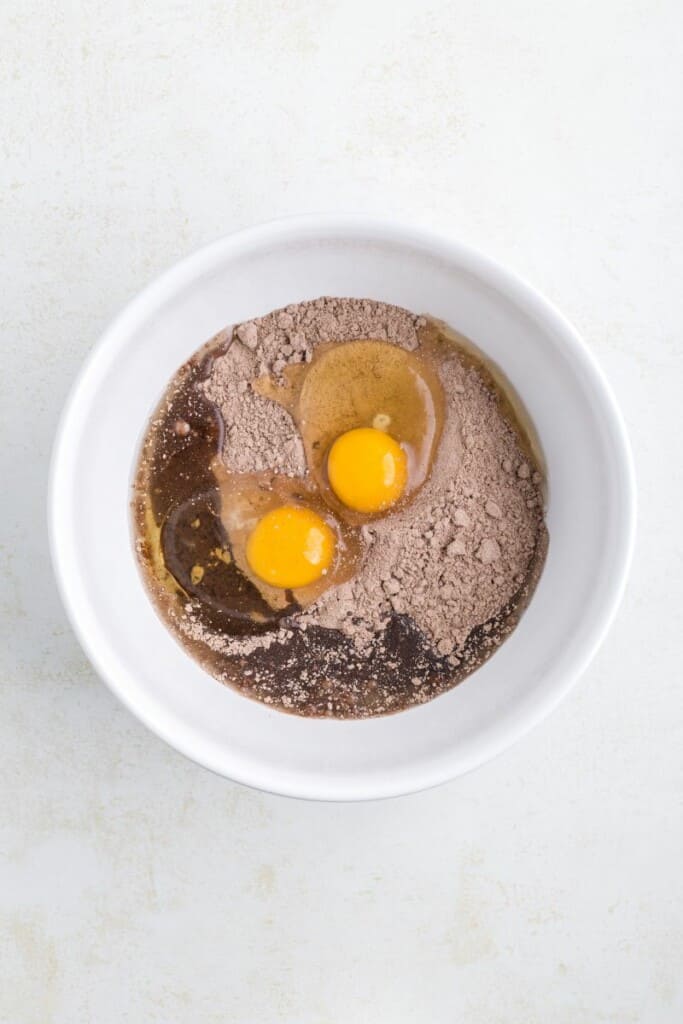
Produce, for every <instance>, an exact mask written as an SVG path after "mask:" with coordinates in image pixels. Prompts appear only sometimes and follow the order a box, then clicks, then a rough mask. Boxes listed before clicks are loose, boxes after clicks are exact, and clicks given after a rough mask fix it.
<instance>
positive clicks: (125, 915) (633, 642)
mask: <svg viewBox="0 0 683 1024" xmlns="http://www.w3.org/2000/svg"><path fill="white" fill-rule="evenodd" d="M0 38H1V39H2V52H1V53H0V67H1V71H2V76H3V83H2V87H1V89H0V97H1V99H0V103H2V107H3V118H2V121H3V130H2V161H1V163H0V179H1V187H0V231H1V233H2V240H3V241H2V246H1V247H0V264H1V276H2V282H3V286H2V300H1V308H0V331H1V339H2V348H1V351H2V356H3V366H2V373H1V374H0V389H1V400H0V417H1V422H2V446H1V447H0V471H1V475H2V480H3V485H4V492H3V514H2V519H1V526H0V543H1V545H2V547H1V555H2V571H1V573H0V613H1V619H0V628H1V630H2V636H1V637H0V680H1V682H2V687H1V688H0V751H1V765H2V800H1V802H0V943H1V945H0V1021H1V1022H2V1024H55V1022H59V1024H62V1022H64V1024H72V1022H75V1021H78V1022H80V1021H84V1022H86V1021H96V1022H97V1024H114V1022H116V1024H119V1022H121V1021H131V1022H133V1021H134V1022H138V1021H145V1022H150V1024H167V1022H169V1021H173V1022H178V1024H190V1022H192V1024H194V1022H196V1021H199V1020H201V1021H202V1022H205V1024H211V1022H215V1024H218V1022H221V1024H223V1022H235V1024H238V1022H239V1024H245V1022H247V1021H248V1022H250V1024H285V1022H286V1024H290V1022H297V1024H371V1022H372V1024H376V1022H384V1021H391V1022H392V1024H408V1022H413V1021H418V1020H419V1021H428V1022H430V1024H455V1022H458V1024H522V1022H523V1024H546V1022H547V1021H549V1020H552V1021H553V1022H554V1024H596V1022H615V1024H637V1022H643V1024H664V1022H666V1024H669V1022H671V1024H674V1022H678V1021H680V1020H681V1018H682V1017H683V987H682V983H681V978H682V977H683V920H682V909H681V908H682V906H683V882H682V880H681V879H682V873H681V871H680V862H681V850H682V848H683V814H682V807H681V803H682V793H683V778H682V767H681V760H682V759H681V749H682V748H683V701H682V700H681V689H680V682H681V669H680V661H681V636H680V610H681V604H682V600H683V582H682V580H683V571H682V570H683V557H682V550H681V525H680V518H681V501H682V499H683V483H682V479H681V455H680V433H681V427H680V393H681V385H682V384H683V358H682V352H683V343H682V342H681V328H680V315H681V314H680V283H681V280H682V279H683V257H682V255H681V252H682V250H681V237H682V236H683V202H682V200H681V190H680V181H681V175H682V170H683V122H682V121H681V117H680V96H681V92H682V88H683V74H682V72H681V64H680V52H681V47H682V46H683V13H682V9H681V6H680V4H679V3H678V2H676V0H662V2H659V3H656V4H652V3H650V2H646V0H638V2H633V0H628V2H625V3H622V2H619V3H618V2H616V0H603V2H601V3H599V4H595V3H585V2H578V3H574V4H569V5H568V4H566V3H560V2H556V0H551V2H541V0H538V2H531V0H510V2H509V3H506V4H500V3H499V2H493V0H482V2H480V3H477V4H471V3H464V2H462V3H461V2H457V3H444V2H438V3H437V2H434V0H426V2H418V0H407V2H402V0H394V2H393V3H389V2H386V3H384V2H379V0H378V2H376V3H367V2H360V0H348V2H345V3H341V2H337V3H334V2H331V0H309V2H306V0H291V2H289V3H284V2H267V0H264V2H257V0H240V2H234V3H215V2H214V3H203V4H189V3H173V2H165V3H161V2H159V0H148V2H145V3H142V2H139V0H136V2H132V0H122V2H121V3H106V2H104V0H96V2H93V3H90V4H82V3H67V4H53V3H51V2H47V0H22V2H19V0H10V2H9V3H6V4H5V5H3V7H2V10H1V11H0ZM308 209H357V210H364V211H383V212H389V213H391V212H396V213H398V214H400V215H401V216H402V217H411V218H414V219H416V220H419V221H423V222H425V223H427V224H432V225H435V226H438V227H440V228H445V229H449V230H452V231H453V232H455V233H456V234H458V235H459V236H460V237H461V238H463V239H464V240H465V241H468V242H470V243H473V244H475V245H477V246H479V247H481V248H483V249H485V250H486V251H488V252H489V253H490V254H491V255H493V256H495V257H497V258H498V259H500V260H502V261H504V262H505V263H507V264H509V265H510V266H511V267H512V268H513V269H515V270H517V271H518V272H520V273H522V274H523V275H525V276H527V277H528V278H530V279H531V280H532V281H533V282H534V283H535V284H537V285H538V286H539V287H540V288H541V289H542V290H543V291H544V292H546V293H547V294H548V295H549V297H550V298H551V299H553V300H554V301H556V302H557V303H558V305H559V306H560V307H561V308H562V309H563V310H564V311H565V312H566V313H567V315H568V316H569V317H570V318H571V319H573V320H574V322H575V323H576V324H577V326H578V327H579V329H580V330H582V331H583V332H584V334H585V336H586V338H587V340H588V342H589V343H590V345H591V347H592V348H593V350H594V351H595V352H596V353H597V355H598V357H599V358H600V360H601V362H602V364H603V366H604V368H605V369H606V370H607V372H608V374H609V376H610V379H611V380H612V383H613V385H614V387H615V390H616V392H617V394H618V397H619V399H620V401H621V404H622V407H623V409H624V412H625V415H626V418H627V421H628V424H629V428H630V432H631V436H632V440H633V444H634V449H635V455H636V463H637V470H638V476H639V485H640V504H641V516H640V533H639V542H638V547H637V552H636V561H635V566H634V571H633V575H632V580H631V584H630V586H629V589H628V592H627V595H626V599H625V602H624V605H623V608H622V611H621V613H620V615H619V618H618V621H617V623H616V625H615V626H614V628H613V630H612V632H611V634H610V636H609V639H608V641H607V643H606V644H605V646H604V647H603V649H602V651H601V653H600V655H599V656H598V658H597V659H596V661H595V662H594V664H593V665H592V667H591V668H590V670H589V671H588V672H587V674H586V675H585V677H584V678H583V680H582V681H581V683H580V684H579V685H578V686H577V688H576V689H575V690H574V691H573V693H572V695H571V696H570V697H569V699H568V700H567V701H565V703H564V704H563V705H562V707H561V708H560V709H559V711H557V712H556V713H555V714H554V716H553V717H552V718H551V719H550V720H549V721H547V722H545V723H544V724H543V725H542V726H541V727H539V728H537V729H536V730H535V732H533V733H532V734H531V735H530V736H529V737H527V738H526V739H525V740H524V741H523V742H522V743H521V744H519V745H518V746H517V747H515V748H514V749H513V750H511V751H510V752H508V753H506V754H505V755H504V756H502V757H500V758H499V759H498V760H497V761H495V762H494V763H492V764H489V765H488V766H486V767H484V768H483V769H481V770H479V771H478V772H476V773H475V774H472V775H469V776H467V777H465V778H463V779H460V780H459V781H456V782H454V783H452V784H450V785H448V786H444V787H442V788H441V789H438V790H435V791H432V792H429V793H425V794H422V795H420V796H416V797H410V798H405V799H402V800H395V801H389V802H386V803H381V804H369V805H365V806H351V805H348V806H344V805H342V806H325V805H315V804H304V803H297V802H294V801H289V800H284V799H278V798H274V797H269V796H264V795H261V794H259V793H255V792H251V791H249V790H246V789H243V788H241V787H239V786H236V785H233V784H231V783H229V782H226V781H224V780H222V779H219V778H216V777H214V776H212V775H210V774H209V773H207V772H206V771H203V770H202V769H200V768H198V767H196V766H195V765H193V764H191V763H189V762H188V761H186V760H184V759H183V758H182V757H181V756H180V755H179V754H175V753H174V752H173V751H171V750H169V749H167V748H166V747H165V746H164V745H163V744H162V743H161V742H160V741H159V740H157V739H156V738H154V737H153V736H152V735H151V734H149V733H148V732H146V730H145V729H144V728H143V727H142V726H141V725H139V724H138V723H137V722H136V721H135V720H134V719H133V718H132V717H131V716H130V715H129V714H128V713H127V712H126V711H125V710H124V709H123V708H122V707H121V706H119V704H118V703H117V702H116V700H115V699H114V698H113V696H111V694H110V693H109V691H108V690H107V689H106V688H105V687H104V686H103V685H101V684H100V683H99V682H98V680H97V679H96V678H95V677H94V674H93V673H92V671H91V670H90V668H89V667H88V665H87V663H86V661H85V659H84V657H83V656H82V654H81V653H80V650H79V648H78V646H77V644H76V642H75V640H74V638H73V636H72V634H71V632H70V630H69V628H68V626H67V624H66V622H65V619H64V616H63V614H62V612H61V610H60V606H59V602H58V599H57V596H56V593H55V589H54V586H53V584H52V577H51V573H50V568H49V564H48V554H47V544H46V537H45V528H44V502H45V479H46V467H47V460H48V453H49V448H50V444H51V439H52V436H53V433H54V429H55V424H56V420H57V416H58V412H59V408H60V406H61V404H62V402H63V400H64V398H65V395H66V393H67V390H68V387H69V384H70V382H71V380H72V378H73V376H74V373H75V372H76V369H77V367H78V365H79V363H80V362H81V360H82V359H83V357H84V355H85V354H86V352H87V351H88V349H89V348H90V346H91V345H92V343H93V341H94V340H95V338H96V337H97V335H98V333H99V332H100V330H101V329H102V327H103V326H104V325H105V323H106V322H107V320H108V319H109V318H110V317H111V316H112V315H113V314H114V313H115V312H116V310H117V309H118V308H119V307H120V306H121V305H122V303H123V302H124V301H125V300H126V299H128V298H129V297H130V296H131V295H132V294H134V293H135V292H136V291H137V290H138V289H139V288H140V287H141V286H142V285H143V284H145V283H146V282H147V281H149V280H150V279H151V278H152V277H153V276H154V275H155V274H156V273H157V272H158V271H160V270H161V269H163V268H164V267H166V266H168V265H169V264H170V263H171V262H173V261H174V260H175V259H176V258H177V257H179V256H180V255H182V254H184V253H186V252H188V251H190V250H191V249H193V248H195V247H197V246H199V245H201V244H202V243H204V242H206V241H209V240H210V239H212V238H215V237H216V236H218V235H221V234H224V233H226V232H228V231H230V230H232V229H234V228H237V227H241V226H244V225H246V224H249V223H251V222H254V221H258V220H263V219H267V218H269V217H271V216H275V215H278V214H282V213H288V212H300V211H302V210H308Z"/></svg>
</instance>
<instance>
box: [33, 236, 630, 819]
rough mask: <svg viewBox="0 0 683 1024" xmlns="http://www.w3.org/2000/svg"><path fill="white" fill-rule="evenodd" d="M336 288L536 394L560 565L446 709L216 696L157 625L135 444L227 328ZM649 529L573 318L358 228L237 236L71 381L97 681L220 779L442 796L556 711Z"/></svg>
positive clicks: (492, 279)
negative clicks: (479, 357)
mask: <svg viewBox="0 0 683 1024" xmlns="http://www.w3.org/2000/svg"><path fill="white" fill-rule="evenodd" d="M325 294H327V295H350V296H358V297H370V298H374V299H379V300H384V301H386V302H393V303H397V304H399V305H402V306H406V307H408V308H409V309H412V310H414V311H416V312H424V313H429V314H432V315H433V316H436V317H439V318H441V319H443V320H445V321H447V322H448V323H449V324H451V325H452V326H453V327H455V328H457V329H458V330H459V331H462V332H463V333H464V334H466V335H468V336H469V337H470V338H471V339H472V340H473V341H474V342H475V343H476V344H477V345H478V346H479V347H480V348H481V349H482V350H483V351H484V352H485V353H486V354H487V355H488V356H489V357H490V358H492V359H493V360H495V362H497V363H498V364H499V365H500V367H501V368H502V369H503V371H504V372H505V374H506V375H507V376H508V378H509V379H510V381H511V383H512V384H513V386H514V387H515V388H516V390H517V391H518V393H519V395H520V396H521V398H522V400H523V402H524V403H525V405H526V408H527V410H528V411H529V413H530V414H531V417H532V419H533V421H534V424H535V426H536V429H537V431H538V434H539V436H540V439H541V444H542V448H543V452H544V455H545V458H546V461H547V467H548V476H549V491H550V493H549V506H548V515H547V518H548V528H549V532H550V548H549V552H548V558H547V563H546V566H545V570H544V572H543V575H542V578H541V580H540V583H539V586H538V589H537V591H536V594H535V596H534V598H533V600H532V602H531V604H530V606H529V608H528V610H527V612H526V613H525V615H524V616H523V618H522V621H521V623H520V624H519V626H518V628H517V629H516V631H515V632H514V634H513V635H512V637H511V638H510V639H509V640H508V641H507V642H506V643H505V644H503V646H502V647H501V648H500V650H499V651H498V652H497V653H496V654H495V655H494V656H493V657H492V658H491V660H490V661H488V662H487V663H486V664H485V665H484V666H483V667H482V668H481V669H479V671H477V672H476V673H474V674H473V675H472V676H471V677H469V678H468V679H467V680H466V681H465V682H464V683H462V684H461V685H460V686H458V687H457V688H456V689H454V690H452V691H451V692H450V693H448V694H445V695H444V696H442V697H439V698H437V699H436V700H434V701H432V702H431V703H429V704H426V705H423V706H421V707H418V708H415V709H413V710H410V711H407V712H403V713H400V714H398V715H393V716H388V717H385V718H380V719H374V720H370V721H364V722H336V721H329V722H328V721H318V720H306V719H301V718H297V717H294V716H289V715H285V714H282V713H280V712H277V711H272V710H269V709H267V708H266V707H265V706H263V705H261V704H258V703H256V702H252V701H251V700H248V699H246V698H244V697H241V696H239V695H238V694H236V693H235V692H233V691H231V690H229V689H226V688H224V687H222V686H221V685H219V684H218V683H217V682H215V681H214V680H213V679H212V678H211V677H209V676H208V675H207V674H206V673H205V672H204V671H203V670H202V669H201V668H200V667H199V666H198V665H197V664H196V663H195V662H194V661H193V660H192V659H191V658H190V657H189V656H188V655H187V654H186V653H185V651H184V650H183V649H182V648H181V647H180V646H178V644H177V643H176V642H175V641H174V640H173V638H172V637H171V635H170V634H169V633H168V632H167V630H166V628H165V627H164V626H163V624H162V623H161V621H160V620H159V619H158V617H157V615H156V613H155V611H154V608H153V606H152V604H151V603H150V600H149V598H148V596H147V594H146V592H145V589H144V587H143V584H142V581H141V578H140V575H139V572H138V568H137V565H136V561H135V557H134V553H133V548H132V542H131V523H130V510H129V502H130V483H131V478H132V473H133V468H134V464H135V459H136V457H137V452H138V446H139V443H140V438H141V435H142V432H143V430H144V427H145V424H146V421H147V419H148V416H149V415H150V413H151V411H152V410H153V408H154V406H155V404H156V402H157V401H158V399H159V397H160V395H161V393H162V391H163V389H164V387H165V385H166V383H167V381H168V379H169V378H170V376H171V375H172V374H173V372H174V371H175V370H176V369H177V367H178V366H179V365H180V363H182V362H183V361H184V360H185V359H186V358H187V357H188V356H189V355H190V354H191V353H192V352H193V351H194V350H195V349H196V348H197V347H198V346H199V345H200V344H201V343H202V342H204V341H205V340H206V339H207V338H209V337H210V336H211V335H212V334H214V333H215V332H216V331H218V330H219V329H220V328H222V327H223V326H225V325H226V324H229V323H233V322H235V321H239V320H243V319H247V318H249V317H252V316H257V315H260V314H263V313H266V312H268V311H269V310H271V309H274V308H276V307H278V306H282V305H286V304H289V303H292V302H296V301H300V300H303V299H310V298H315V297H317V296H319V295H325ZM632 521H633V495H632V482H631V476H630V463H629V458H628V452H627V448H626V443H625V440H624V436H623V430H622V428H621V425H620V420H619V417H618V413H617V412H616V410H615V408H614V405H613V401H612V399H611V396H610V394H609V392H608V390H607V389H606V387H605V385H604V382H603V381H602V378H601V376H600V374H599V372H598V371H597V370H596V368H595V366H594V365H593V362H592V360H591V358H590V357H589V356H588V354H587V353H586V351H585V349H584V347H583V345H582V344H581V342H580V341H579V340H578V338H577V337H576V335H575V334H574V332H573V331H572V329H571V328H570V327H569V326H568V325H567V324H566V322H564V321H563V320H562V318H561V317H559V316H558V315H557V314H556V313H555V312H554V311H553V310H552V309H551V308H550V307H549V306H548V305H547V304H546V303H544V302H543V301H542V300H541V299H539V298H538V297H537V296H536V295H535V294H534V293H533V292H532V291H531V290H530V289H528V288H527V287H526V286H524V285H523V284H521V283H520V282H518V281H517V280H516V279H514V278H512V277H511V276H510V275H508V274H506V273H505V272H503V271H502V270H501V269H500V268H498V267H496V266H495V265H493V264H491V263H490V262H489V261H487V260H484V259H483V258H482V257H479V256H477V255H475V254H473V253H472V252H471V251H469V250H467V249H465V248H463V247H461V246H459V245H456V244H454V243H452V242H448V241H446V240H443V239H439V238H436V237H432V236H428V235H426V234H424V233H421V232H418V231H415V230H412V229H403V228H399V227H395V226H391V225H388V224H385V223H383V222H377V221H367V220H365V219H359V218H345V219H320V218H317V219H304V220H298V221H282V222H276V223H275V224H272V225H267V226H264V227H263V228H259V229H253V230H251V231H248V232H244V233H242V234H240V235H236V236H231V237H230V238H227V239H225V240H224V241H221V242H219V243H216V244H215V245H213V246H210V247H208V248H207V249H205V250H202V251H201V252H199V253H197V254H196V255H195V256H193V257H190V258H189V259H188V260H186V261H184V262H183V263H181V264H179V265H177V266H176V267H174V268H173V269H172V270H171V271H169V272H168V273H167V274H166V275H164V276H163V277H162V278H160V279H159V280H158V281H157V282H155V283H154V284H153V285H152V286H151V287H150V288H148V289H147V290H146V291H145V292H143V293H142V294H141V295H140V296H139V297H138V298H137V299H136V300H134V302H133V303H131V304H130V305H129V306H128V307H127V308H126V310H124V312H123V313H122V314H121V316H120V317H119V318H118V319H117V320H116V321H115V323H114V324H113V325H112V327H111V328H110V329H109V330H108V331H107V333H106V334H105V336H104V338H103V339H102V340H101V342H100V344H99V346H98V347H97V348H96V349H95V351H94V353H93V355H92V357H91V359H90V360H89V362H88V363H87V364H86V367H85V368H84V370H83V373H82V374H81V377H80V378H79V380H78V382H77V384H76V386H75V390H74V392H73V394H72V397H71V400H70V403H69V405H68V407H67V410H66V412H65V416H64V419H63V423H62V427H61V430H60V434H59V437H58V440H57V444H56V449H55V456H54V463H53V478H52V487H51V535H52V544H53V553H54V559H55V566H56V571H57V576H58V579H59V582H60V586H61V588H62V593H63V596H64V599H65V603H66V605H67V608H68V611H69V614H70V616H71V620H72V623H73V624H74V627H75V628H76V630H77V632H78V635H79V637H80V639H81V642H82V643H83V645H84V647H85V648H86V651H87V652H88V654H89V656H90V657H91V660H92V661H93V663H94V664H95V667H96V668H97V669H98V671H99V672H100V674H101V675H102V676H103V677H104V678H105V679H106V681H107V682H108V683H109V684H110V685H111V686H112V688H113V689H114V690H115V692H116V693H117V694H118V695H119V696H120V697H121V699H122V700H123V701H124V702H125V703H126V704H127V705H128V706H129V707H130V708H131V709H132V710H133V711H134V712H135V713H136V714H137V715H138V716H139V717H140V718H141V719H142V720H143V721H145V722H146V723H147V724H148V725H149V726H150V727H151V728H153V729H154V730H155V731H156V732H157V733H159V734H160V735H161V736H162V737H164V738H165V739H166V740H168V741H169V742H170V743H172V744H173V745H174V746H176V747H178V748H179V749H180V750H182V751H183V752H184V753H186V754H188V755H189V756H190V757H192V758H194V759H195V760H197V761H199V762H201V763H202V764H205V765H206V766H208V767H210V768H212V769H214V770H215V771H218V772H220V773H222V774H225V775H227V776H230V777H232V778H235V779H238V780H240V781H243V782H247V783H250V784H252V785H256V786H259V787H262V788H265V789H269V790H272V791H276V792H283V793H289V794H294V795H301V796H312V797H323V798H339V799H342V798H356V799H358V798H367V797H375V796H383V795H389V794H396V793H400V792H406V791H410V790H415V789H418V788H421V787H424V786H427V785H431V784H435V783H437V782H440V781H443V780H444V779H446V778H449V777H452V776H454V775H456V774H458V773H460V772H462V771H465V770H467V769H468V768H471V767H473V766H474V765H476V764H478V763H480V762H481V761H483V760H485V759H486V758H488V757H490V756H492V755H493V754H495V753H496V752H498V751H499V750H500V749H501V748H502V747H504V746H505V745H506V744H508V743H509V742H511V741H512V740H513V739H514V738H515V737H516V736H517V735H519V734H520V733H521V732H523V731H524V730H525V729H526V728H528V727H529V726H530V725H531V724H532V723H533V722H534V721H535V720H537V719H538V718H539V717H541V716H542V715H543V714H544V713H546V712H547V711H548V710H549V709H550V708H551V707H552V706H553V705H554V704H555V703H556V702H557V700H559V698H560V697H561V696H562V694H563V693H564V692H565V690H566V689H567V688H568V687H569V685H571V682H572V681H573V680H574V678H575V677H576V675H577V674H578V672H579V671H580V670H581V669H582V668H583V667H584V665H585V663H586V662H587V660H588V659H589V658H590V656H591V655H592V653H593V651H594V649H595V647H596V645H597V643H598V642H599V640H600V639H601V636H602V634H603V632H604V630H605V628H606V626H607V624H608V622H609V619H610V618H611V615H612V614H613V611H614V609H615V607H616V603H617V601H618V598H619V596H620V591H621V587H622V583H623V578H624V574H625V570H626V565H627V562H628V555H629V550H630V545H631V536H632Z"/></svg>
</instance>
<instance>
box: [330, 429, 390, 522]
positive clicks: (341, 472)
mask: <svg viewBox="0 0 683 1024" xmlns="http://www.w3.org/2000/svg"><path fill="white" fill-rule="evenodd" d="M327 476H328V479H329V481H330V486H331V488H332V490H333V491H334V493H335V494H336V496H337V497H338V498H339V500H340V501H341V502H343V503H344V505H346V506H347V507H348V508H352V509H355V510H356V511H357V512H368V513H369V512H381V511H383V510H384V509H387V508H389V507H390V506H391V505H393V504H394V503H395V502H396V501H398V499H399V498H400V497H401V495H402V494H403V491H404V490H405V486H406V481H407V478H408V469H407V463H406V454H405V452H404V451H403V449H402V448H401V446H400V444H399V443H398V442H397V441H395V440H394V439H393V437H390V436H389V434H386V433H385V432H384V431H383V430H377V429H376V428H375V427H357V428H356V429H355V430H347V432H346V433H345V434H342V435H341V436H340V437H338V438H337V440H336V441H335V442H334V444H333V445H332V447H331V448H330V452H329V455H328V457H327Z"/></svg>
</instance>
